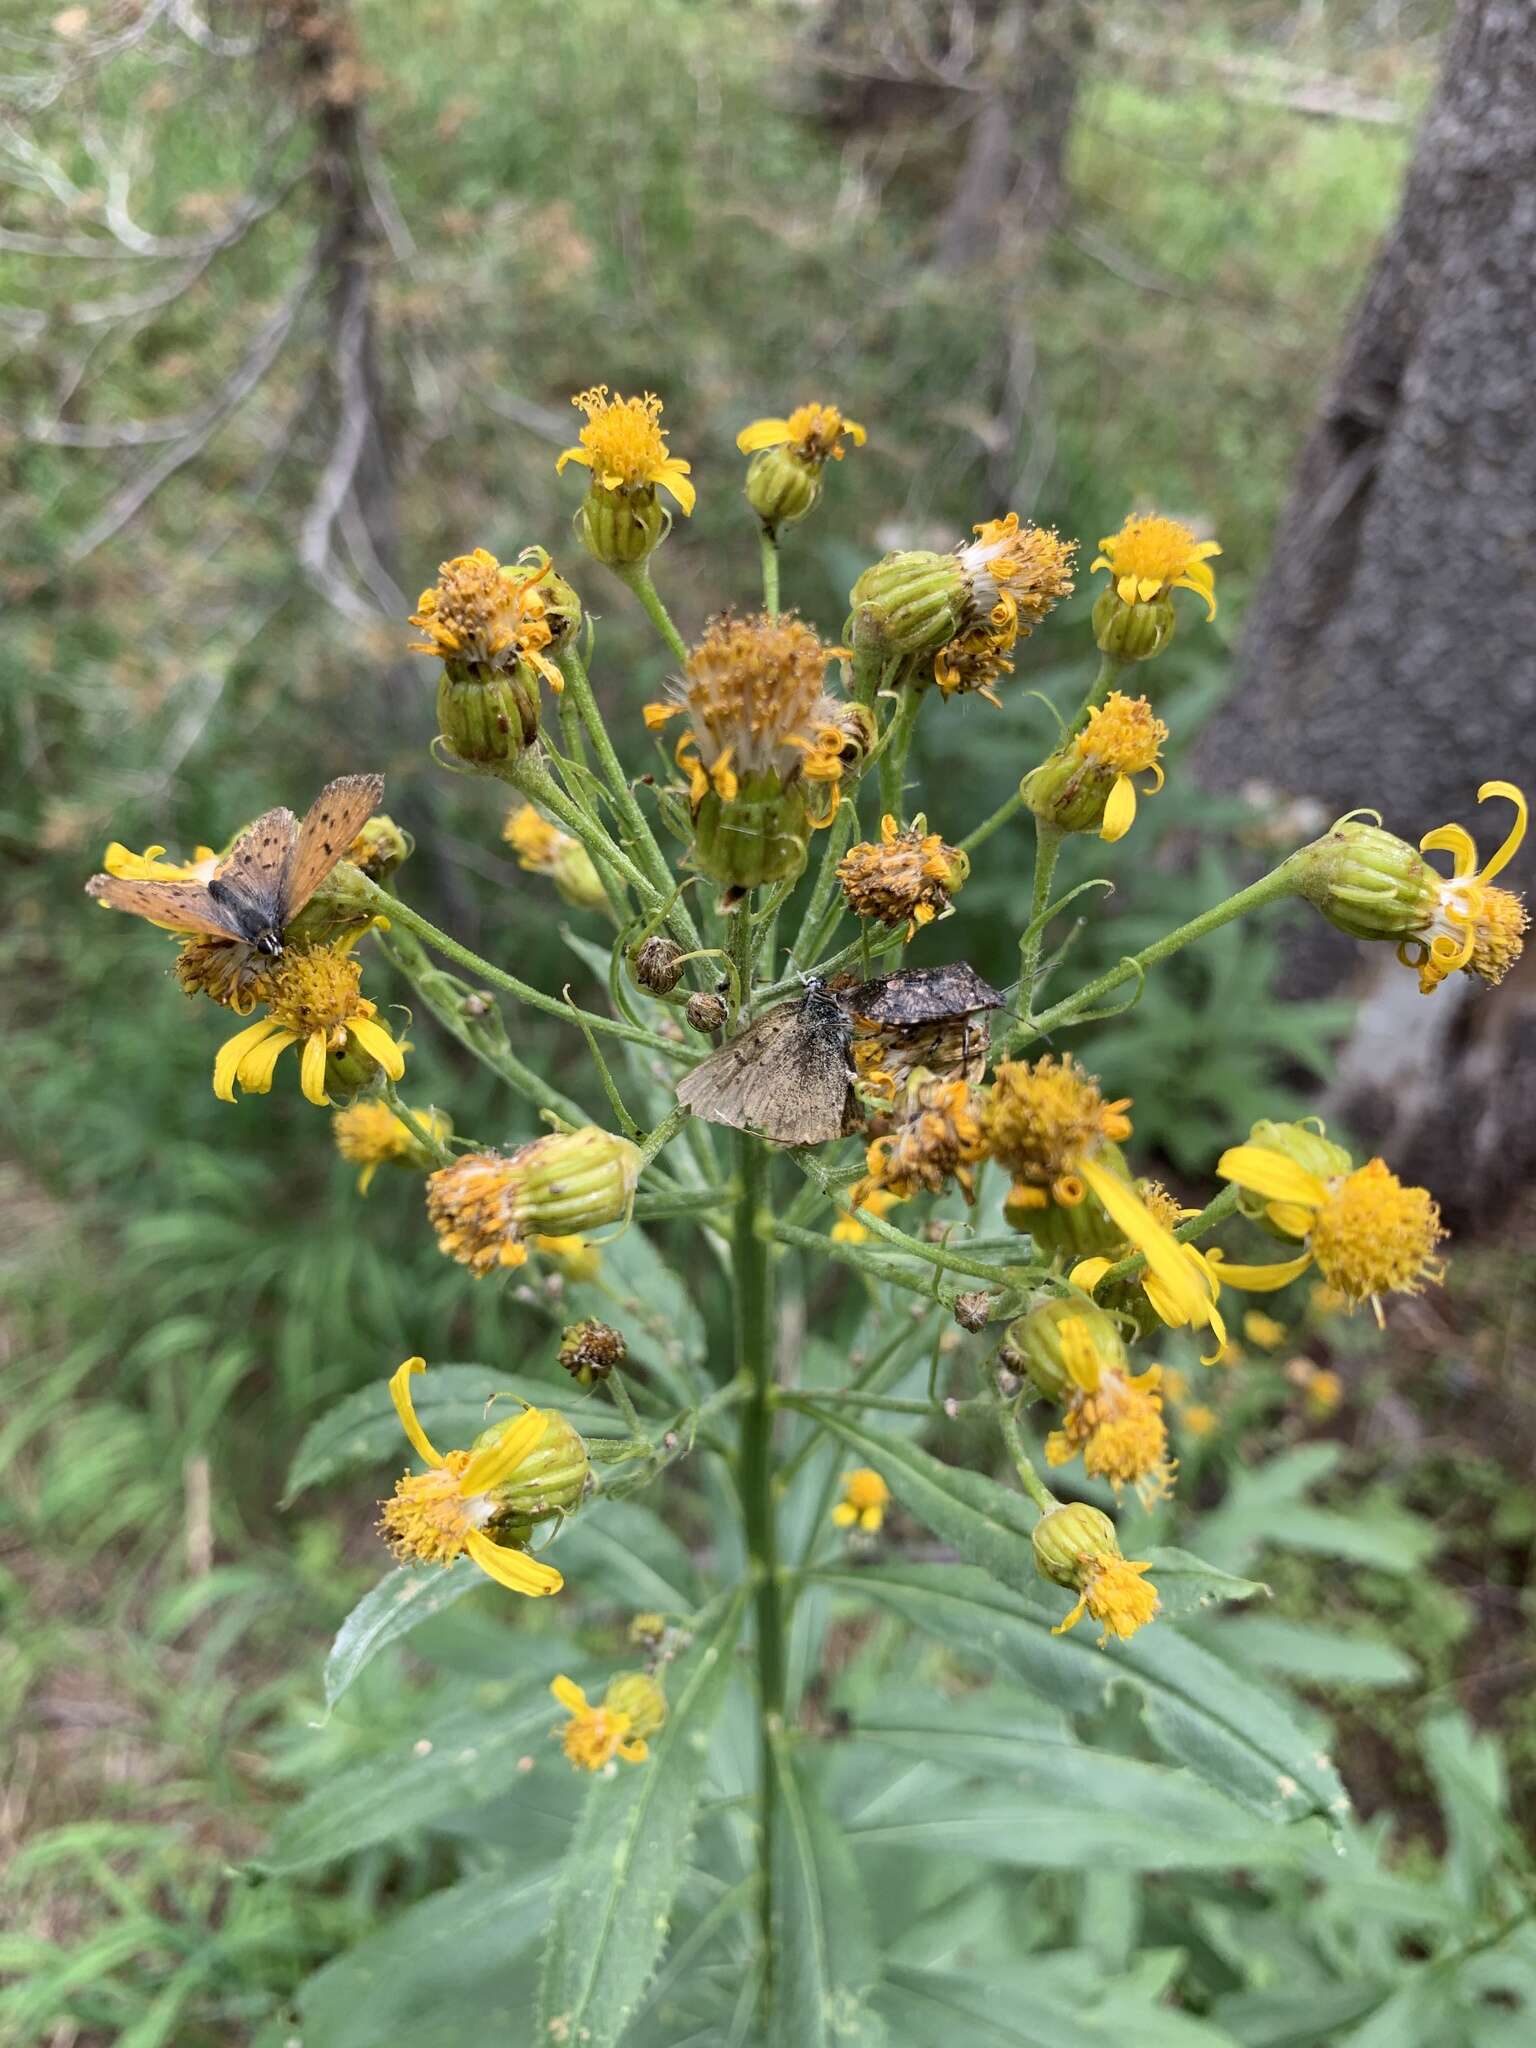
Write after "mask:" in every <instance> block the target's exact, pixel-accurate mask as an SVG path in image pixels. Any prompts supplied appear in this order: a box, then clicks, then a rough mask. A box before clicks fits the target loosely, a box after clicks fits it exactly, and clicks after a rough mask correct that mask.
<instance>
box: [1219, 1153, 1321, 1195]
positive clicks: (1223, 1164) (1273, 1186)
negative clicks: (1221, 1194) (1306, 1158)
mask: <svg viewBox="0 0 1536 2048" xmlns="http://www.w3.org/2000/svg"><path fill="white" fill-rule="evenodd" d="M1216 1171H1217V1172H1218V1173H1219V1174H1220V1175H1221V1177H1222V1179H1223V1180H1235V1181H1236V1182H1237V1184H1238V1186H1239V1187H1240V1188H1246V1189H1247V1190H1248V1192H1249V1194H1251V1195H1262V1196H1263V1197H1264V1199H1265V1201H1266V1202H1299V1203H1302V1204H1304V1205H1305V1206H1306V1207H1307V1208H1310V1209H1316V1208H1319V1207H1320V1206H1321V1205H1322V1204H1323V1203H1324V1202H1326V1201H1327V1199H1328V1190H1327V1188H1326V1187H1324V1185H1323V1183H1322V1182H1321V1181H1320V1180H1319V1179H1318V1177H1317V1175H1316V1174H1315V1173H1308V1171H1307V1169H1306V1168H1305V1167H1304V1166H1298V1165H1297V1164H1296V1162H1295V1160H1294V1159H1287V1158H1286V1156H1285V1154H1284V1153H1283V1152H1271V1151H1270V1149H1269V1148H1268V1146H1267V1145H1233V1146H1231V1147H1229V1149H1228V1150H1227V1151H1225V1152H1223V1153H1222V1155H1221V1157H1220V1158H1219V1159H1218V1160H1217V1162H1216Z"/></svg>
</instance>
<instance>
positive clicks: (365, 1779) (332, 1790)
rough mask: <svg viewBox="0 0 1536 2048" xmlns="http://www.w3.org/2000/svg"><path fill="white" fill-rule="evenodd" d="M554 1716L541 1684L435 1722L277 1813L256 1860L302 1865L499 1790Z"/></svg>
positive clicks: (545, 1736)
mask: <svg viewBox="0 0 1536 2048" xmlns="http://www.w3.org/2000/svg"><path fill="white" fill-rule="evenodd" d="M559 1714H560V1710H559V1708H558V1707H557V1706H556V1705H555V1704H554V1702H553V1701H552V1700H551V1698H550V1696H549V1691H548V1688H547V1686H545V1685H543V1684H540V1685H539V1686H538V1687H537V1689H536V1690H531V1691H525V1692H524V1694H523V1696H522V1697H520V1698H516V1699H511V1700H508V1701H507V1702H506V1704H504V1705H502V1706H499V1707H495V1708H490V1709H487V1708H484V1707H476V1708H472V1709H469V1710H467V1711H465V1712H463V1713H458V1714H449V1715H447V1716H445V1717H444V1718H442V1719H441V1720H438V1721H435V1722H433V1723H432V1724H431V1731H430V1734H425V1733H424V1734H423V1735H422V1736H421V1737H420V1738H419V1739H417V1740H416V1741H413V1742H410V1743H403V1744H401V1745H400V1746H399V1747H398V1748H396V1749H392V1750H389V1751H387V1752H386V1753H385V1754H384V1755H383V1756H378V1757H371V1758H370V1759H369V1760H368V1761H367V1762H366V1763H360V1764H353V1765H352V1766H351V1767H350V1768H349V1769H346V1770H342V1771H338V1772H336V1773H335V1774H334V1775H333V1776H331V1777H328V1778H327V1779H326V1780H325V1781H324V1783H323V1784H320V1785H317V1786H316V1787H315V1789H314V1791H312V1792H311V1793H309V1794H308V1796H307V1797H306V1798H304V1799H303V1800H301V1801H300V1803H299V1804H298V1805H297V1806H295V1807H292V1808H290V1809H289V1811H288V1812H287V1813H285V1814H284V1815H283V1817H282V1819H281V1820H280V1821H279V1823H278V1825H277V1829H276V1832H275V1833H274V1835H273V1838H272V1846H271V1848H270V1849H269V1850H268V1852H267V1854H266V1855H265V1856H263V1857H262V1858H260V1860H259V1862H258V1864H257V1868H258V1869H261V1870H263V1871H265V1872H266V1873H267V1874H268V1875H275V1874H283V1875H286V1874H288V1873H289V1872H292V1871H295V1870H307V1869H309V1868H310V1867H311V1866H312V1865H314V1864H317V1863H329V1862H332V1861H334V1859H335V1858H336V1857H338V1856H347V1855H351V1854H352V1853H353V1852H354V1851H355V1850H358V1849H366V1848H367V1847H368V1846H369V1844H370V1843H373V1842H382V1841H387V1840H389V1839H390V1838H391V1837H393V1836H396V1835H400V1834H403V1833H404V1832H405V1831H406V1829H408V1828H412V1827H420V1826H422V1825H423V1824H424V1823H426V1822H428V1821H431V1820H435V1819H436V1818H437V1816H438V1815H439V1814H443V1813H452V1812H453V1811H454V1810H455V1809H456V1808H461V1807H466V1806H472V1805H474V1804H475V1803H476V1802H477V1801H479V1800H483V1799H485V1798H487V1797H488V1796H490V1795H491V1794H493V1793H496V1794H499V1793H501V1792H503V1791H504V1790H505V1789H506V1788H507V1787H508V1786H509V1785H511V1784H514V1783H515V1782H516V1765H517V1761H518V1759H519V1758H520V1757H522V1756H525V1755H527V1754H528V1752H529V1751H530V1750H531V1749H534V1750H539V1751H542V1750H544V1749H546V1748H547V1747H548V1742H549V1732H550V1729H551V1728H552V1727H553V1726H554V1724H555V1722H556V1721H557V1720H558V1718H559Z"/></svg>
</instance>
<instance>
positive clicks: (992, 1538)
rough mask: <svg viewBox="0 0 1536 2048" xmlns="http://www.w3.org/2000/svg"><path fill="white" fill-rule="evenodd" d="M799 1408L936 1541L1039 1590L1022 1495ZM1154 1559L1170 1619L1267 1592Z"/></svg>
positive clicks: (1167, 1555) (1172, 1555)
mask: <svg viewBox="0 0 1536 2048" xmlns="http://www.w3.org/2000/svg"><path fill="white" fill-rule="evenodd" d="M797 1405H798V1406H802V1407H811V1408H814V1410H815V1414H816V1416H817V1419H818V1420H819V1421H820V1422H822V1423H823V1424H824V1425H825V1427H826V1428H827V1429H828V1430H830V1431H831V1432H832V1434H833V1435H835V1436H840V1437H841V1438H842V1440H843V1442H844V1443H846V1444H847V1445H848V1446H849V1447H850V1449H852V1450H854V1451H856V1452H857V1453H858V1456H859V1457H860V1459H861V1460H862V1461H863V1462H864V1463H865V1464H869V1465H873V1466H874V1467H875V1469H876V1471H878V1472H879V1473H880V1475H881V1477H882V1478H883V1479H884V1480H885V1482H886V1484H887V1485H888V1486H889V1487H890V1489H891V1492H892V1493H893V1494H894V1495H895V1496H896V1498H897V1499H898V1500H899V1501H900V1502H901V1504H902V1506H903V1507H905V1508H908V1509H910V1510H911V1512H912V1513H913V1514H914V1515H916V1516H917V1518H918V1520H919V1521H921V1522H926V1523H927V1525H928V1527H929V1528H930V1529H931V1530H932V1531H933V1533H934V1535H935V1536H939V1537H942V1538H943V1540H944V1541H945V1542H946V1543H952V1544H953V1545H954V1547H955V1549H956V1550H957V1551H958V1552H959V1553H960V1555H961V1556H962V1557H963V1558H965V1559H966V1560H967V1562H968V1563H970V1564H975V1565H980V1566H981V1568H982V1570H983V1571H987V1572H990V1573H991V1574H992V1576H993V1578H995V1579H999V1580H1001V1582H1002V1583H1003V1585H1005V1586H1011V1587H1012V1588H1013V1590H1014V1591H1015V1592H1018V1593H1023V1594H1025V1595H1035V1594H1038V1593H1039V1592H1040V1590H1041V1580H1040V1574H1039V1572H1038V1571H1037V1570H1036V1568H1035V1553H1034V1548H1033V1545H1032V1544H1031V1541H1030V1535H1031V1531H1032V1530H1033V1529H1034V1526H1035V1524H1036V1523H1037V1522H1038V1521H1039V1519H1040V1515H1039V1511H1038V1509H1037V1508H1036V1507H1035V1505H1034V1503H1033V1502H1032V1501H1029V1500H1026V1499H1025V1497H1024V1496H1023V1494H1021V1493H1019V1492H1017V1491H1016V1490H1015V1489H1014V1488H1013V1487H1010V1486H1000V1485H999V1484H998V1483H997V1481H996V1480H995V1479H989V1478H988V1477H987V1475H986V1474H985V1473H984V1472H972V1471H969V1470H967V1469H966V1467H964V1466H962V1465H946V1464H944V1463H942V1462H941V1460H939V1459H938V1458H935V1457H933V1456H932V1455H931V1454H930V1453H929V1452H927V1451H925V1450H923V1449H922V1448H921V1447H920V1446H919V1445H918V1444H915V1443H909V1442H907V1441H906V1440H905V1439H903V1438H900V1437H892V1436H887V1435H885V1434H883V1433H881V1432H877V1431H875V1430H871V1429H867V1428H865V1427H864V1425H863V1424H862V1423H858V1422H852V1421H849V1420H848V1419H847V1418H845V1417H844V1416H842V1415H838V1414H834V1413H831V1412H829V1411H827V1410H825V1409H821V1408H815V1404H814V1402H802V1403H797ZM1151 1555H1152V1558H1153V1560H1154V1562H1155V1563H1156V1564H1157V1565H1158V1569H1157V1570H1156V1571H1154V1573H1153V1575H1152V1576H1153V1580H1154V1583H1155V1584H1156V1586H1157V1589H1158V1593H1159V1595H1160V1596H1161V1598H1162V1602H1163V1611H1164V1613H1165V1614H1166V1615H1168V1616H1173V1617H1177V1616H1178V1615H1181V1614H1189V1613H1193V1612H1194V1611H1196V1610H1197V1609H1199V1608H1202V1607H1209V1606H1211V1605H1213V1604H1214V1603H1215V1602H1216V1601H1219V1600H1251V1599H1253V1598H1254V1596H1255V1595H1256V1594H1259V1593H1263V1592H1266V1591H1267V1590H1268V1589H1267V1588H1266V1587H1264V1586H1261V1585H1259V1584H1257V1583H1256V1582H1255V1581H1254V1580H1252V1579H1239V1578H1233V1577H1232V1576H1231V1575H1230V1574H1229V1573H1227V1572H1223V1571H1218V1570H1217V1569H1216V1567H1215V1566H1214V1565H1208V1564H1204V1563H1202V1562H1201V1560H1200V1559H1199V1558H1198V1557H1191V1556H1190V1554H1189V1552H1188V1551H1186V1550H1157V1551H1153V1552H1152V1553H1151ZM1165 1574H1166V1577H1165ZM1063 1611H1065V1606H1064V1608H1063Z"/></svg>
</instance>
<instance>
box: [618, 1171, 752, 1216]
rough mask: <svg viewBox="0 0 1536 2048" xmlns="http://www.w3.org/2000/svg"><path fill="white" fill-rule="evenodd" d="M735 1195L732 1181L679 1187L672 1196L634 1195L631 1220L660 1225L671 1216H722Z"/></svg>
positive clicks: (735, 1191) (667, 1194)
mask: <svg viewBox="0 0 1536 2048" xmlns="http://www.w3.org/2000/svg"><path fill="white" fill-rule="evenodd" d="M736 1194H737V1188H736V1183H735V1182H734V1181H729V1180H728V1181H723V1182H722V1183H721V1184H720V1185H719V1186H718V1187H709V1188H679V1189H678V1190H677V1192H676V1193H675V1194H673V1193H665V1194H654V1195H650V1194H647V1195H636V1197H635V1221H636V1222H637V1223H664V1222H666V1221H668V1220H669V1219H670V1218H672V1217H674V1216H712V1215H715V1214H716V1213H719V1214H722V1215H723V1214H724V1212H725V1210H726V1209H727V1208H729V1206H730V1204H731V1203H732V1202H734V1201H735V1199H736Z"/></svg>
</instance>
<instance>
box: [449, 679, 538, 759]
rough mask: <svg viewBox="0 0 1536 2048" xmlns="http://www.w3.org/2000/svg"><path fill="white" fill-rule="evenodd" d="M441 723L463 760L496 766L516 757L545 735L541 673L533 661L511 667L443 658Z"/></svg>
mask: <svg viewBox="0 0 1536 2048" xmlns="http://www.w3.org/2000/svg"><path fill="white" fill-rule="evenodd" d="M437 724H438V730H439V732H440V733H441V734H442V737H443V739H444V741H445V742H446V744H447V745H448V746H449V747H450V748H451V749H452V751H453V753H454V754H455V755H457V757H458V758H459V760H460V761H463V762H465V763H466V764H467V765H468V766H471V767H476V768H495V767H496V766H498V765H499V764H500V763H501V762H503V761H515V760H517V758H518V757H519V755H521V754H523V753H524V752H526V750H527V749H528V748H529V747H531V746H532V745H533V742H534V741H535V740H536V739H537V738H538V734H539V678H538V673H537V671H536V670H535V669H533V668H532V667H531V666H530V665H529V664H528V663H527V662H524V661H520V662H518V663H517V664H516V665H515V666H514V667H512V668H511V669H508V670H506V671H496V670H486V669H484V668H480V669H477V670H474V671H472V670H470V669H469V668H467V667H464V666H463V665H461V664H459V663H457V662H451V661H445V662H444V663H443V668H442V673H441V675H440V676H439V678H438V684H437Z"/></svg>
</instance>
